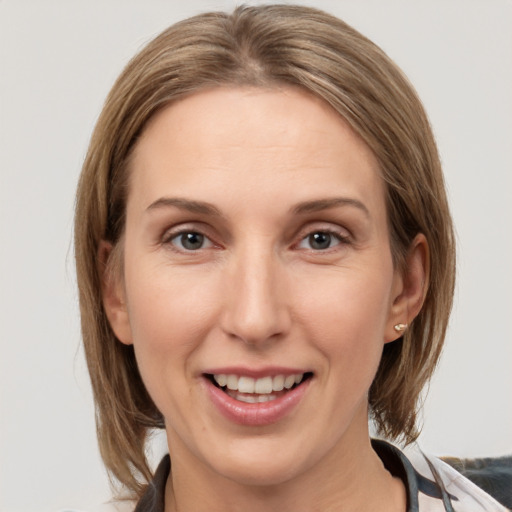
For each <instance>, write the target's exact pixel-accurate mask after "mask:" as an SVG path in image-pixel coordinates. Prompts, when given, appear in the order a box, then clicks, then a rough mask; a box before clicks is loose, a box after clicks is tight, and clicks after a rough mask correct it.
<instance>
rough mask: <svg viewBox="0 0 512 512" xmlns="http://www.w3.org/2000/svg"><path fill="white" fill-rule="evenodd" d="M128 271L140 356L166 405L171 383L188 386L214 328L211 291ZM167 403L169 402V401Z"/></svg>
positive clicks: (175, 275)
mask: <svg viewBox="0 0 512 512" xmlns="http://www.w3.org/2000/svg"><path fill="white" fill-rule="evenodd" d="M132 269H133V270H132V271H130V268H129V267H128V268H127V276H126V282H127V290H126V291H127V297H128V312H129V318H130V327H131V331H132V339H133V344H134V350H135V355H136V359H137V364H138V366H139V370H140V373H141V376H142V378H143V380H144V383H145V384H146V387H147V389H148V392H149V393H150V395H151V396H152V397H153V399H154V400H155V402H156V403H157V405H159V403H162V396H163V394H164V393H165V394H167V393H166V391H165V388H166V383H167V384H168V383H169V382H172V387H173V389H179V388H180V387H181V386H185V385H186V383H185V378H186V377H187V376H189V375H190V368H189V366H188V363H189V361H190V357H191V355H192V354H193V353H194V351H195V350H196V349H198V348H199V346H200V344H201V340H202V339H204V338H205V337H206V335H207V332H208V330H209V328H210V326H211V318H212V315H213V307H214V304H215V301H214V300H211V298H210V297H212V295H213V294H212V291H211V286H209V285H208V283H207V282H205V281H204V280H202V282H200V281H201V280H200V279H197V280H196V279H193V277H192V276H191V275H190V273H189V274H188V275H186V274H183V273H180V272H176V271H171V270H170V269H169V268H163V267H162V266H157V267H155V268H151V267H148V268H146V269H144V266H143V265H142V264H141V265H137V266H134V267H132ZM165 400H168V397H166V399H165Z"/></svg>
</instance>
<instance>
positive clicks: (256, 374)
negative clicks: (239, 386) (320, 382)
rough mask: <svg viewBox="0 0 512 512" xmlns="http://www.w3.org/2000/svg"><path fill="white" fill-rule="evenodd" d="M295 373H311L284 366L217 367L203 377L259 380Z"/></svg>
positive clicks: (308, 370) (208, 370)
mask: <svg viewBox="0 0 512 512" xmlns="http://www.w3.org/2000/svg"><path fill="white" fill-rule="evenodd" d="M297 373H311V370H310V369H307V368H290V367H285V366H265V367H261V368H249V367H247V366H219V367H214V368H209V369H207V370H205V371H204V372H203V374H204V375H219V374H225V375H238V376H240V377H241V376H245V377H252V378H253V379H260V378H262V377H275V376H276V375H285V376H287V375H295V374H297Z"/></svg>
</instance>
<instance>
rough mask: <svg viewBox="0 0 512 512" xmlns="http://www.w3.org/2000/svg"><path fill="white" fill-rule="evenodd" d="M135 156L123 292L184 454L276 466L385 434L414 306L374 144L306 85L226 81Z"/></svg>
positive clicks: (116, 317)
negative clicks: (396, 252)
mask: <svg viewBox="0 0 512 512" xmlns="http://www.w3.org/2000/svg"><path fill="white" fill-rule="evenodd" d="M131 173H132V174H131V181H130V191H129V197H128V202H127V216H126V231H125V236H124V282H123V283H121V284H120V285H119V286H117V287H113V289H109V290H107V292H106V298H105V302H106V307H107V310H108V312H109V318H110V320H111V323H112V326H113V328H114V330H115V332H116V334H117V336H118V337H119V339H120V340H121V341H122V342H123V343H127V344H133V345H134V349H135V354H136V358H137V362H138V365H139V368H140V373H141V375H142V378H143V380H144V383H145V385H146V387H147V389H148V391H149V394H150V395H151V397H152V398H153V400H154V402H155V404H156V405H157V407H158V408H159V410H160V411H161V412H162V414H163V416H164V418H165V422H166V430H167V437H168V441H169V445H170V452H171V457H172V458H173V467H175V468H178V467H180V465H183V467H185V465H187V464H188V466H187V467H194V468H195V470H196V471H199V470H201V471H206V473H207V474H210V475H217V476H221V477H227V478H230V479H234V480H236V481H240V482H246V483H259V484H272V483H274V484H276V483H281V482H285V481H287V480H289V479H291V478H293V477H295V476H298V475H301V474H304V473H306V472H308V471H311V470H313V469H314V468H319V467H322V468H329V466H330V465H332V464H335V463H336V462H337V461H339V460H340V456H343V455H346V454H347V453H350V452H351V451H353V452H355V451H357V450H359V449H360V447H361V446H362V445H363V444H364V443H366V444H367V442H368V432H367V393H368V389H369V387H370V384H371V382H372V380H373V378H374V375H375V373H376V370H377V367H378V364H379V360H380V357H381V353H382V348H383V344H384V343H386V342H389V341H392V340H394V339H395V338H396V337H397V336H398V335H397V334H396V333H395V332H394V330H393V325H394V324H396V323H398V322H400V321H403V320H404V318H403V317H402V318H400V317H399V313H400V311H399V309H400V308H399V306H398V304H399V302H400V294H401V290H402V286H403V284H402V279H401V277H400V276H399V275H398V274H397V273H396V272H395V271H394V268H393V263H392V259H391V252H390V245H389V236H388V228H387V219H386V208H385V195H384V185H383V182H382V180H381V179H380V177H379V173H378V165H377V161H376V159H375V158H374V156H373V154H372V153H371V151H370V150H369V148H368V147H367V146H366V145H365V144H364V143H363V142H362V141H361V139H360V138H359V137H358V136H357V135H356V134H355V133H354V132H353V131H352V130H351V129H350V128H349V126H348V125H347V123H346V122H344V121H343V120H342V119H341V118H340V116H339V115H337V114H336V113H335V112H334V111H333V110H331V109H330V107H328V106H327V105H326V104H325V103H323V102H322V101H321V100H318V99H316V98H314V97H312V96H311V95H309V94H307V93H305V92H303V91H301V90H298V89H295V88H291V87H284V88H280V89H271V90H269V89H256V88H216V89H212V90H206V91H203V92H199V93H196V94H194V95H192V96H189V97H187V98H186V99H184V100H181V101H179V102H176V103H174V104H173V105H172V106H170V107H168V108H166V109H164V110H163V111H162V112H160V113H159V114H157V115H156V117H155V118H154V119H153V120H152V121H151V123H150V124H149V125H148V127H147V128H146V129H145V131H144V133H143V135H142V137H141V139H140V141H139V142H138V143H137V146H136V150H135V153H134V157H133V160H132V162H131ZM290 386H292V387H291V388H290V389H287V388H289V387H290ZM228 388H231V389H228Z"/></svg>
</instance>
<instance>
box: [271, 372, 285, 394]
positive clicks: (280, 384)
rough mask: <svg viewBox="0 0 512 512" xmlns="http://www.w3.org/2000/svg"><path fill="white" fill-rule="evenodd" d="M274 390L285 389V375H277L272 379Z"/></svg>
mask: <svg viewBox="0 0 512 512" xmlns="http://www.w3.org/2000/svg"><path fill="white" fill-rule="evenodd" d="M272 389H273V390H274V391H282V390H283V389H284V375H276V376H275V377H274V378H273V379H272Z"/></svg>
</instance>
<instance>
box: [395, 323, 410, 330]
mask: <svg viewBox="0 0 512 512" xmlns="http://www.w3.org/2000/svg"><path fill="white" fill-rule="evenodd" d="M407 327H408V326H407V324H396V325H395V326H393V329H395V331H396V332H404V331H405V330H406V329H407Z"/></svg>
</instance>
